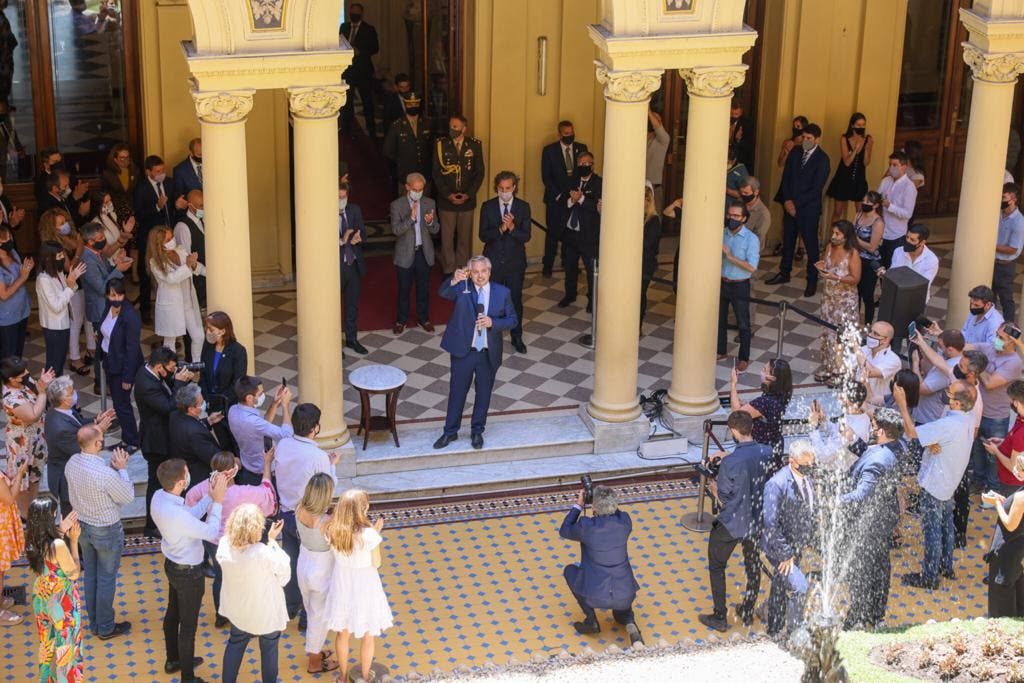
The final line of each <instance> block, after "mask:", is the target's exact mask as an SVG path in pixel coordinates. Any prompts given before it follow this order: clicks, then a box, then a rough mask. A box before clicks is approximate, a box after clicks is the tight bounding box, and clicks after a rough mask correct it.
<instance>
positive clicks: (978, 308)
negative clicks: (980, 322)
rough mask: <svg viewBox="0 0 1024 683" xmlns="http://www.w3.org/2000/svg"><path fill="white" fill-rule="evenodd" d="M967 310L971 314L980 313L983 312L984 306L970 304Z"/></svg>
mask: <svg viewBox="0 0 1024 683" xmlns="http://www.w3.org/2000/svg"><path fill="white" fill-rule="evenodd" d="M967 310H969V311H970V312H971V315H981V314H982V313H984V312H985V307H984V306H971V307H970V308H969V309H967Z"/></svg>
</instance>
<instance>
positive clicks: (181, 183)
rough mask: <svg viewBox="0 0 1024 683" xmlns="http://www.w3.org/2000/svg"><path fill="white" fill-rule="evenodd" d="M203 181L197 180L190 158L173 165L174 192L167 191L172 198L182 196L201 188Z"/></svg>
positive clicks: (197, 176)
mask: <svg viewBox="0 0 1024 683" xmlns="http://www.w3.org/2000/svg"><path fill="white" fill-rule="evenodd" d="M202 189H203V182H202V181H201V180H199V175H198V174H197V173H196V169H194V168H192V160H191V159H190V158H189V157H185V160H184V161H182V162H181V163H179V164H178V165H177V166H175V167H174V192H171V193H168V194H169V195H170V197H171V198H172V199H175V198H177V197H183V196H185V195H187V194H188V193H189V192H191V191H192V190H202Z"/></svg>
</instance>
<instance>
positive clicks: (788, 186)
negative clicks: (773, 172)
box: [775, 147, 830, 212]
mask: <svg viewBox="0 0 1024 683" xmlns="http://www.w3.org/2000/svg"><path fill="white" fill-rule="evenodd" d="M803 158H804V150H803V147H794V148H793V151H792V152H790V153H789V156H788V157H786V165H785V167H784V168H783V170H782V184H781V185H780V186H779V191H778V193H777V194H776V195H775V201H777V202H778V203H780V204H782V203H784V202H787V201H792V202H793V203H794V204H796V208H797V211H812V212H820V211H821V197H822V192H823V191H824V189H825V181H827V180H828V173H829V167H830V164H829V159H828V155H827V154H825V150H823V149H822V148H821V147H818V149H817V150H815V152H814V154H812V155H811V158H810V159H808V160H807V165H806V166H801V163H802V162H803Z"/></svg>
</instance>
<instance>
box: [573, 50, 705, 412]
mask: <svg viewBox="0 0 1024 683" xmlns="http://www.w3.org/2000/svg"><path fill="white" fill-rule="evenodd" d="M661 74H662V71H661V70H648V71H621V72H617V71H610V70H609V69H608V68H607V67H606V66H605V65H604V64H601V63H600V62H598V63H597V80H598V82H600V83H601V84H602V85H604V101H605V128H604V131H605V134H604V146H605V163H604V185H603V190H602V202H601V204H602V205H601V258H600V263H599V269H600V270H599V273H598V284H597V309H598V312H597V346H596V349H595V352H594V393H593V394H592V395H591V399H590V405H589V406H587V411H588V412H589V413H590V415H591V417H594V418H596V419H598V420H603V421H605V422H630V421H632V420H635V419H636V418H637V417H639V416H640V405H639V403H638V402H637V395H636V381H637V359H638V355H639V346H640V344H639V337H638V335H637V331H638V330H639V329H640V306H639V304H640V278H641V260H642V252H643V225H644V216H643V210H644V176H645V172H646V169H645V166H646V155H645V147H644V144H643V141H644V136H645V134H646V131H647V104H648V102H649V101H650V98H651V93H652V92H654V91H655V90H657V89H658V88H659V87H660V86H661ZM723 173H724V172H723Z"/></svg>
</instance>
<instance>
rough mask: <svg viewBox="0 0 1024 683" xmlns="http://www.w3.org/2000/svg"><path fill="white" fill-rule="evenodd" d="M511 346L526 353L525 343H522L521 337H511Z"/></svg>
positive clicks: (519, 351)
mask: <svg viewBox="0 0 1024 683" xmlns="http://www.w3.org/2000/svg"><path fill="white" fill-rule="evenodd" d="M512 348H513V349H515V350H516V351H517V352H518V353H526V344H524V343H523V340H522V339H513V340H512Z"/></svg>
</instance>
